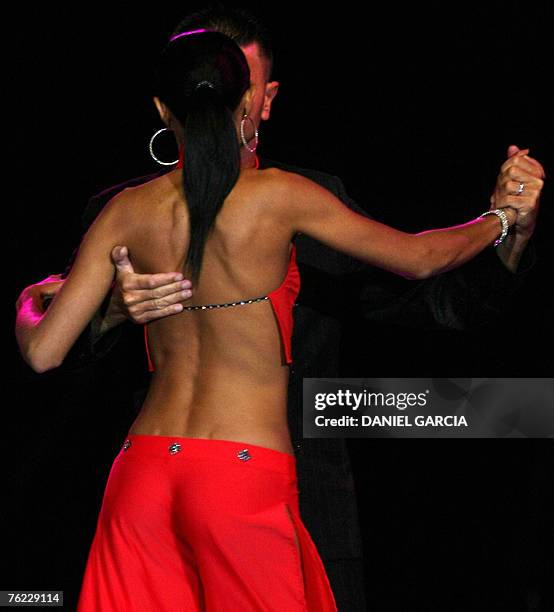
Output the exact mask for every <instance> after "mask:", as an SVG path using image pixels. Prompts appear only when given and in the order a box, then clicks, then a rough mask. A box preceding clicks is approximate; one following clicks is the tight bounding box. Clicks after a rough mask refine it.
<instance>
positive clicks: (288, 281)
mask: <svg viewBox="0 0 554 612" xmlns="http://www.w3.org/2000/svg"><path fill="white" fill-rule="evenodd" d="M299 291H300V273H299V271H298V266H297V264H296V245H295V244H293V245H292V250H291V253H290V261H289V266H288V269H287V274H286V276H285V279H284V280H283V282H282V283H281V285H280V286H279V287H277V289H275V290H274V291H272V292H271V293H268V294H267V295H268V297H269V301H270V302H271V306H272V307H273V312H274V313H275V317H276V318H277V324H278V325H279V333H280V334H281V340H282V342H283V349H284V351H285V360H286V363H287V364H288V365H290V364H291V363H292V329H293V325H294V317H293V313H292V308H293V306H294V302H295V301H296V298H297V296H298V293H299ZM147 325H148V324H147V323H145V324H144V344H145V347H146V357H147V360H148V371H149V372H154V371H155V368H154V364H153V363H152V359H151V357H150V350H149V348H148V331H147Z"/></svg>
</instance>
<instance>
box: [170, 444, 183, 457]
mask: <svg viewBox="0 0 554 612" xmlns="http://www.w3.org/2000/svg"><path fill="white" fill-rule="evenodd" d="M180 450H181V445H180V444H179V443H178V442H173V444H170V446H169V452H170V453H171V454H172V455H174V454H175V453H178V452H179V451H180Z"/></svg>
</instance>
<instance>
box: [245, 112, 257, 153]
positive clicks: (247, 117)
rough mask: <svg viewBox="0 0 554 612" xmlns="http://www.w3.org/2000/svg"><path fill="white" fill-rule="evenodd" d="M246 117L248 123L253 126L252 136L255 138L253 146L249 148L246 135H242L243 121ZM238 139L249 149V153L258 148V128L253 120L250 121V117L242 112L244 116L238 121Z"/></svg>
mask: <svg viewBox="0 0 554 612" xmlns="http://www.w3.org/2000/svg"><path fill="white" fill-rule="evenodd" d="M247 119H248V121H250V123H251V124H252V127H253V128H254V137H255V139H256V144H255V146H254V148H253V149H251V148H250V147H249V146H248V141H247V140H246V137H245V136H244V122H245V121H246V120H247ZM240 139H241V140H242V144H243V145H244V146H245V147H246V148H247V149H248V150H249V151H250V153H255V152H256V149H257V148H258V142H259V138H258V128H257V127H256V126H255V125H254V122H253V121H252V119H250V117H249V116H248V115H247V114H246V113H244V116H243V118H242V120H241V122H240Z"/></svg>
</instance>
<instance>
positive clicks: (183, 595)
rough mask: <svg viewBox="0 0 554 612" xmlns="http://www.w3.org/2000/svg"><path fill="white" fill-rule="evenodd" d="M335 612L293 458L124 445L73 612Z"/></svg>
mask: <svg viewBox="0 0 554 612" xmlns="http://www.w3.org/2000/svg"><path fill="white" fill-rule="evenodd" d="M176 610H179V611H182V612H196V611H206V612H234V611H237V612H238V611H248V612H285V611H286V612H336V611H337V606H336V603H335V599H334V596H333V593H332V590H331V586H330V584H329V580H328V578H327V575H326V573H325V568H324V566H323V562H322V561H321V558H320V556H319V553H318V551H317V548H316V546H315V544H314V542H313V540H312V538H311V537H310V535H309V533H308V531H307V530H306V527H305V526H304V523H303V522H302V520H301V518H300V511H299V505H298V488H297V477H296V458H295V457H294V456H293V455H289V454H288V453H284V452H281V451H277V450H274V449H270V448H266V447H263V446H256V445H254V444H249V443H244V442H232V441H228V440H211V439H204V438H181V437H175V436H155V435H136V434H134V435H133V434H130V435H128V436H127V439H126V441H125V443H124V444H123V446H122V448H121V450H120V452H119V454H118V455H117V457H116V458H115V460H114V462H113V465H112V467H111V470H110V474H109V477H108V482H107V485H106V490H105V492H104V497H103V500H102V507H101V510H100V514H99V517H98V522H97V525H96V532H95V534H94V539H93V541H92V545H91V548H90V552H89V555H88V559H87V564H86V568H85V573H84V577H83V583H82V585H81V592H80V595H79V603H78V606H77V612H131V611H137V612H138V611H140V612H165V611H167V612H169V611H171V612H175V611H176Z"/></svg>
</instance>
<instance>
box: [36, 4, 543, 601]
mask: <svg viewBox="0 0 554 612" xmlns="http://www.w3.org/2000/svg"><path fill="white" fill-rule="evenodd" d="M201 27H207V28H213V29H217V30H220V31H223V32H224V33H226V34H228V35H230V36H231V37H232V38H234V39H235V40H236V41H237V42H238V43H239V45H240V46H241V48H242V49H243V51H244V53H245V55H246V57H247V60H248V63H249V66H250V70H251V79H252V81H253V82H254V83H255V85H256V92H257V93H256V96H257V97H256V100H255V101H254V104H253V111H252V113H251V118H252V119H253V122H254V124H255V125H256V126H258V125H259V124H260V122H261V121H267V120H268V119H269V118H270V113H271V106H272V102H273V100H274V99H275V96H276V95H277V92H278V89H279V83H278V82H276V81H272V80H270V77H271V67H272V54H271V46H270V42H269V37H268V36H267V32H266V31H265V29H264V28H263V26H261V24H260V23H259V22H258V21H257V20H256V19H255V18H253V17H252V16H250V15H248V14H247V13H245V12H244V11H240V10H234V9H228V10H225V9H211V10H208V11H202V12H199V13H196V14H194V15H191V16H189V17H188V18H186V19H185V20H183V21H182V22H181V23H180V24H179V26H178V27H177V28H176V29H175V33H177V32H183V31H189V30H194V29H198V28H201ZM248 136H251V134H248ZM510 153H511V154H512V155H518V154H519V152H518V151H517V149H513V150H511V151H510ZM255 163H256V156H255V155H254V154H252V153H251V152H249V151H248V149H246V148H244V149H243V150H242V166H243V167H244V168H249V167H254V166H255ZM259 167H260V168H267V167H279V168H283V169H285V170H290V171H294V172H298V173H300V174H303V175H305V176H307V177H308V178H310V179H311V180H314V181H316V182H318V183H319V184H321V185H323V186H324V187H326V188H328V189H329V190H330V191H332V192H333V193H335V194H336V195H337V196H338V197H339V198H340V199H341V200H342V201H343V202H344V203H345V204H347V205H348V206H349V207H350V208H352V209H354V210H356V211H357V212H359V213H361V214H366V215H367V213H364V211H362V209H360V208H359V207H358V206H357V205H356V204H355V203H354V202H353V201H352V200H351V199H350V198H349V197H348V196H347V194H346V192H345V190H344V187H343V185H342V183H341V181H340V180H339V179H338V178H337V177H334V176H331V175H328V174H324V173H321V172H317V171H313V170H304V169H300V168H294V167H292V166H288V165H286V164H282V163H278V162H274V161H270V160H268V159H260V160H259ZM510 167H511V166H510ZM527 170H529V168H528V167H527ZM536 172H537V174H540V170H539V169H537V170H536ZM161 173H163V171H162V172H159V173H156V174H153V175H150V176H146V177H140V178H137V179H134V180H132V181H129V182H127V183H125V184H123V185H118V186H116V187H113V188H110V189H108V190H106V191H104V192H102V193H101V194H99V195H98V196H96V197H94V198H92V199H91V200H90V202H89V204H88V206H87V209H86V210H85V213H84V215H83V226H84V229H86V228H87V227H88V226H89V225H90V224H91V223H92V221H93V220H94V218H95V217H96V216H97V215H98V213H99V212H100V210H101V209H102V207H103V206H104V205H105V204H106V203H107V201H109V199H111V198H112V197H113V196H114V195H115V194H116V193H117V192H118V191H120V190H122V189H123V188H125V187H127V186H132V185H135V184H140V183H143V182H146V181H148V180H151V179H152V178H154V177H156V176H159V175H160V174H161ZM501 176H503V177H504V178H506V177H505V176H504V175H502V174H501ZM367 216H369V215H367ZM535 218H536V210H535V209H533V210H531V211H527V214H526V215H523V216H522V219H521V220H519V219H518V227H517V228H516V233H515V234H514V235H513V236H510V238H509V241H507V242H506V243H505V244H504V245H503V246H502V247H499V248H498V249H496V251H494V250H492V249H491V250H489V251H488V252H487V253H484V254H483V258H482V269H486V273H487V274H488V275H490V276H491V278H494V279H495V288H496V294H495V295H489V294H488V292H487V295H486V296H485V299H484V300H482V301H483V302H484V303H485V304H486V305H487V307H490V308H491V309H494V308H495V307H496V305H495V297H496V296H497V295H500V294H501V293H502V292H503V291H508V290H510V289H511V288H512V287H513V286H514V285H515V284H516V283H517V279H518V277H520V276H521V275H517V274H515V272H516V271H517V270H518V265H520V259H521V257H522V255H523V254H525V255H526V257H529V253H526V252H525V251H526V249H525V247H526V244H527V241H528V240H529V237H530V235H531V234H532V230H533V227H534V219H535ZM296 244H297V261H298V265H299V269H300V274H301V278H302V290H301V293H300V295H299V297H298V305H297V307H296V308H295V328H294V337H293V350H294V355H293V363H294V367H293V368H292V369H291V377H290V384H289V423H290V429H291V436H292V441H293V445H294V448H295V452H296V457H297V465H298V478H299V489H300V505H301V511H302V516H303V520H304V522H305V524H306V526H307V528H308V530H309V532H310V534H311V535H312V537H313V539H314V541H315V543H316V545H317V547H318V550H319V552H320V555H321V557H322V559H323V561H324V564H325V567H326V570H327V573H328V576H329V580H330V582H331V586H332V588H333V592H334V594H335V597H336V600H337V605H338V608H339V610H341V611H345V612H358V611H359V612H361V611H362V610H366V604H365V591H364V585H363V556H362V548H361V537H360V533H359V525H358V516H357V507H356V500H355V490H354V482H353V477H352V472H351V467H350V460H349V456H348V452H347V448H346V445H345V441H344V439H340V438H339V439H321V440H317V439H305V440H303V439H302V404H301V402H302V379H303V378H304V377H334V376H337V375H338V372H339V369H338V368H339V363H338V355H339V342H340V338H341V325H342V317H343V313H344V302H343V299H344V297H343V293H342V292H341V291H340V285H339V284H338V283H339V281H340V279H343V278H345V277H347V276H348V275H349V274H351V273H357V274H367V276H366V277H365V280H364V278H362V283H363V285H362V286H363V287H364V288H365V287H366V286H367V287H370V288H371V287H373V286H374V279H372V277H371V272H370V271H369V270H368V268H367V266H365V265H364V264H362V263H361V262H359V261H357V260H354V259H352V258H349V257H347V256H345V255H342V254H340V253H336V252H334V251H332V250H331V249H329V248H327V247H325V246H324V245H321V244H319V243H317V242H316V241H314V240H312V239H310V238H308V237H306V236H298V238H297V242H296ZM121 247H122V248H116V249H114V263H115V264H116V266H117V280H116V283H115V286H114V290H113V293H112V294H111V296H108V298H107V299H106V301H105V303H104V305H103V307H102V308H101V309H100V311H99V312H98V313H97V316H96V317H95V319H94V320H93V322H92V324H91V326H90V327H89V328H88V329H87V330H86V331H85V332H84V333H83V335H82V337H81V339H80V343H79V344H78V345H76V346H75V347H74V349H73V350H72V353H71V357H70V358H68V359H67V361H66V364H64V367H70V366H71V364H72V363H73V364H74V365H76V364H83V363H86V362H87V361H93V360H96V359H99V358H101V357H102V356H104V355H106V354H107V353H109V352H110V351H111V350H112V348H113V347H114V345H115V344H116V343H117V342H118V340H119V339H120V338H121V336H122V331H123V330H124V329H125V328H127V329H129V328H130V327H131V328H132V329H133V330H134V332H136V333H141V332H142V327H138V326H135V327H132V326H128V325H126V326H123V325H120V324H121V323H123V322H126V321H129V320H131V321H134V322H135V323H139V324H144V323H146V322H148V321H151V320H153V319H157V318H160V317H162V316H168V315H170V314H172V313H173V312H174V310H173V308H174V306H175V304H176V303H178V302H181V301H183V299H184V296H183V295H182V294H181V291H182V286H181V283H180V282H179V281H176V280H175V277H176V274H175V273H164V274H156V275H136V274H134V272H133V269H132V266H131V264H130V261H129V259H128V257H127V253H126V249H125V248H124V245H121ZM71 265H72V262H70V264H69V265H68V267H67V269H66V271H65V272H64V274H63V275H59V276H57V277H49V279H47V281H44V282H43V283H40V284H37V285H36V291H35V297H36V299H41V298H42V297H43V296H47V295H48V294H52V293H55V291H56V289H57V288H59V286H60V285H61V283H62V282H63V278H64V277H66V276H67V274H68V273H69V270H70V268H71ZM526 265H527V266H528V265H529V264H528V263H527V264H526ZM466 275H467V271H465V270H464V269H460V270H457V271H456V272H455V273H452V274H450V275H448V274H447V275H442V276H441V277H437V278H435V279H430V282H428V283H425V282H424V283H410V284H409V295H408V294H406V300H407V301H408V302H410V303H411V302H413V303H414V304H415V306H414V307H418V308H419V305H420V304H428V305H430V306H431V308H429V310H431V312H432V314H433V316H434V317H435V318H436V319H439V320H440V322H441V323H442V324H447V325H448V324H450V325H462V324H463V323H462V322H460V321H461V319H463V317H462V314H461V313H460V312H459V309H457V308H456V307H455V305H456V304H457V303H458V300H457V299H456V298H457V294H456V291H457V290H458V288H459V287H463V286H470V285H471V284H472V282H473V279H472V278H471V277H468V278H466ZM511 277H513V278H511ZM329 288H333V291H330V290H329ZM405 289H406V288H405V287H404V293H406V291H405ZM455 289H456V290H455ZM394 291H396V290H394ZM394 291H393V292H392V293H394ZM382 293H383V294H384V295H386V296H387V299H388V298H390V296H391V290H389V289H387V288H383V291H382ZM404 293H403V294H402V295H404ZM439 295H440V296H441V297H440V300H439V299H438V296H439ZM445 295H446V296H449V297H446V298H444V297H443V296H445ZM481 298H483V296H477V297H476V300H478V301H481ZM383 303H384V302H383ZM375 306H376V307H375V312H377V311H379V304H378V303H376V304H375ZM433 307H434V308H433ZM365 310H366V312H365V315H366V316H367V317H368V318H371V316H372V311H371V308H370V307H369V306H368V305H367V304H366V308H365ZM445 313H448V315H446V314H445ZM130 357H131V358H134V359H137V356H136V353H133V354H131V353H130ZM140 359H144V356H143V355H141V356H140ZM146 376H147V373H146V369H145V380H144V381H137V389H138V388H139V386H142V387H143V388H144V387H145V386H146V383H147V380H146ZM142 383H143V384H142ZM141 395H143V393H142V392H141V391H137V393H136V403H137V407H140V405H141V403H142V399H143V397H142V396H141Z"/></svg>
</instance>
